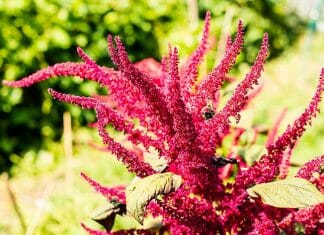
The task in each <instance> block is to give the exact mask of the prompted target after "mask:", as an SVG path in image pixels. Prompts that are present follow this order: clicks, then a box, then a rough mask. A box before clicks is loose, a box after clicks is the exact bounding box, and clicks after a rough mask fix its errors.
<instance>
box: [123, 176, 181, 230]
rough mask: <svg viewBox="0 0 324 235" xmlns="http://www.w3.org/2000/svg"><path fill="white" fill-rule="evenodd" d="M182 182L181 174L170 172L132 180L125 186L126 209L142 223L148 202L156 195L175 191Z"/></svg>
mask: <svg viewBox="0 0 324 235" xmlns="http://www.w3.org/2000/svg"><path fill="white" fill-rule="evenodd" d="M181 184H182V179H181V176H179V175H176V174H173V173H171V172H167V173H160V174H154V175H150V176H148V177H145V178H142V179H137V180H135V181H133V182H132V183H131V184H130V185H129V186H128V187H127V188H126V207H127V211H128V212H129V213H130V214H131V215H132V216H134V218H135V219H136V220H137V221H138V222H139V223H140V224H143V219H144V212H145V208H146V206H147V205H148V203H149V202H150V201H151V200H152V199H154V198H156V197H157V196H158V195H165V194H167V193H169V192H171V191H175V190H176V189H178V188H179V187H180V185H181Z"/></svg>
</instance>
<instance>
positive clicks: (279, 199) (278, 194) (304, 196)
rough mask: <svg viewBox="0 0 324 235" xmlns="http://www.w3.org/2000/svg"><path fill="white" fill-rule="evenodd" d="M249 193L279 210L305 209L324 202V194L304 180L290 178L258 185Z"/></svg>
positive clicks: (248, 190) (250, 189) (249, 190)
mask: <svg viewBox="0 0 324 235" xmlns="http://www.w3.org/2000/svg"><path fill="white" fill-rule="evenodd" d="M247 193H248V194H249V195H250V196H251V197H258V196H260V197H261V199H262V202H263V203H264V204H267V205H271V206H274V207H279V208H304V207H309V206H313V205H316V204H319V203H323V202H324V194H322V193H321V192H320V191H318V189H317V188H316V187H315V185H313V184H312V183H310V182H309V181H307V180H305V179H303V178H290V179H284V180H278V181H274V182H270V183H263V184H257V185H255V186H253V187H251V188H249V189H247Z"/></svg>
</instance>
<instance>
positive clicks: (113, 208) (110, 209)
mask: <svg viewBox="0 0 324 235" xmlns="http://www.w3.org/2000/svg"><path fill="white" fill-rule="evenodd" d="M125 213H126V205H125V204H122V203H120V202H117V201H114V200H112V201H110V202H108V205H106V206H105V207H103V208H100V209H99V210H97V211H96V212H95V213H94V215H93V216H92V217H91V219H93V220H94V221H96V222H97V223H99V224H101V225H102V226H104V228H105V229H106V230H107V231H110V230H111V229H112V227H113V225H114V222H115V217H116V214H118V215H123V214H125Z"/></svg>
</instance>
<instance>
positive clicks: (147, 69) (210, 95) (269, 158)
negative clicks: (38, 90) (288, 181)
mask: <svg viewBox="0 0 324 235" xmlns="http://www.w3.org/2000/svg"><path fill="white" fill-rule="evenodd" d="M209 27H210V13H209V12H207V14H206V19H205V27H204V31H203V36H202V40H201V42H200V44H199V45H198V47H197V49H196V50H195V51H194V53H193V54H192V55H191V56H190V58H189V59H188V60H187V61H186V62H185V63H184V64H183V65H181V66H179V53H178V49H177V48H175V47H172V46H170V49H169V54H168V55H167V56H166V57H164V58H163V60H162V62H161V64H160V63H157V62H155V61H153V60H145V61H142V62H140V63H137V64H133V63H132V62H131V61H130V60H129V58H128V55H127V53H126V50H125V48H124V46H123V44H122V42H121V40H120V38H119V37H115V38H113V37H112V36H111V35H109V36H108V38H107V41H108V50H109V53H110V57H111V59H112V61H113V62H114V64H115V66H116V69H109V68H105V67H102V66H99V65H97V64H96V63H95V62H94V61H93V60H91V58H89V56H88V55H86V54H85V53H84V52H83V50H82V49H81V48H78V49H77V51H78V53H79V56H80V57H81V58H82V59H83V61H84V62H82V63H74V62H66V63H60V64H56V65H54V66H51V67H48V68H45V69H43V70H40V71H38V72H36V73H34V74H33V75H30V76H28V77H26V78H23V79H22V80H20V81H5V82H4V84H5V85H8V86H12V87H26V86H30V85H32V84H34V83H37V82H40V81H43V80H46V79H48V78H51V77H58V76H79V77H80V78H82V79H89V80H93V81H96V82H98V83H99V84H100V85H102V86H106V87H108V89H109V102H107V99H106V100H105V99H102V98H100V97H80V96H75V95H70V94H62V93H60V92H57V91H54V90H52V89H49V92H50V94H51V95H52V96H53V97H54V98H55V99H58V100H60V101H63V102H68V103H72V104H76V105H79V106H81V107H83V108H86V109H93V110H95V112H96V115H97V123H96V127H97V128H98V132H99V135H100V136H101V137H102V141H103V143H104V144H105V146H106V148H107V150H109V151H110V152H112V153H113V154H114V155H115V156H116V157H117V159H118V160H120V161H121V162H122V163H124V164H125V165H126V166H127V168H128V170H129V171H130V172H133V173H135V174H136V176H138V177H140V178H145V177H147V176H151V175H153V174H156V173H159V172H162V171H163V172H172V173H174V174H176V175H179V176H181V178H182V180H183V183H182V185H181V186H180V188H178V189H177V190H175V191H173V192H171V193H168V194H166V195H164V196H163V197H161V198H160V199H158V200H151V201H150V203H149V205H148V207H147V208H146V215H149V214H151V215H153V216H154V217H160V218H162V222H161V226H160V228H159V229H160V231H169V232H170V233H171V234H279V231H286V232H287V233H293V232H294V226H295V223H296V222H298V223H300V224H302V225H303V226H305V229H306V231H307V233H311V232H321V231H322V232H323V230H321V228H320V226H321V225H322V226H323V224H320V219H321V218H323V217H324V215H323V204H319V205H316V206H314V207H312V208H307V209H299V210H298V209H296V210H292V209H285V208H275V207H272V206H268V205H265V204H263V203H262V202H261V200H252V199H251V198H250V197H249V195H248V194H247V191H246V190H247V188H249V187H251V186H253V185H255V184H260V183H266V182H270V181H274V180H275V179H277V178H278V177H280V178H285V177H286V176H287V169H288V167H289V164H290V163H289V162H290V154H291V152H292V150H293V148H294V146H295V145H296V142H297V141H298V139H299V138H300V137H301V136H302V134H303V133H304V131H305V129H306V127H307V125H310V123H311V120H312V118H314V117H315V116H316V114H317V112H318V111H319V110H318V105H319V103H320V101H321V96H322V93H323V90H324V69H322V71H321V74H320V78H319V82H318V86H317V90H316V91H315V94H314V96H313V98H312V100H311V102H310V104H309V106H308V107H307V108H306V109H305V111H304V113H302V114H301V115H300V117H298V118H297V119H296V120H295V122H294V123H293V124H292V125H290V126H288V127H287V129H286V131H285V132H284V133H283V134H282V135H280V136H279V137H278V138H274V136H275V134H274V133H271V136H269V139H268V142H267V146H266V150H267V153H266V154H264V155H263V156H260V158H259V160H258V161H256V162H254V164H253V165H252V166H248V165H247V164H246V163H245V162H244V159H243V158H242V157H241V156H239V155H236V154H234V153H231V154H229V156H226V158H221V157H219V156H215V149H216V148H217V147H220V146H221V145H222V141H223V139H224V137H225V136H227V135H231V134H232V135H234V136H235V138H234V142H233V145H237V144H238V143H239V142H238V139H239V138H240V136H241V134H242V133H243V132H244V130H243V129H238V128H233V127H231V122H230V118H231V117H233V118H235V120H236V122H239V120H240V111H242V110H243V109H245V108H246V106H247V104H248V103H249V100H250V99H251V98H252V97H253V96H254V93H253V92H254V91H253V89H254V88H256V87H257V85H258V84H259V79H260V76H261V72H262V70H263V66H264V63H265V60H266V58H267V56H268V35H267V34H264V36H263V40H262V43H261V46H260V50H259V53H258V55H257V57H256V59H255V62H254V64H253V65H252V67H251V69H250V71H249V73H248V74H247V75H246V76H245V78H244V79H243V80H242V81H241V82H240V83H239V85H238V86H237V87H236V89H235V90H234V92H233V94H232V96H231V98H230V99H229V100H228V101H227V103H226V104H225V106H224V108H222V109H217V108H216V107H217V104H218V100H219V91H220V89H221V87H222V85H223V83H224V82H225V81H226V80H228V77H227V74H228V72H229V71H230V69H231V68H232V66H233V65H234V64H235V61H236V58H237V56H238V55H239V54H240V52H241V50H242V48H243V38H244V30H243V23H242V22H241V21H240V22H239V23H238V28H237V34H236V37H235V39H234V40H233V41H232V39H231V38H229V39H228V41H227V47H226V51H225V55H224V57H223V59H222V60H221V62H220V64H219V65H218V66H217V67H215V68H214V69H213V70H212V71H211V72H210V73H209V74H208V75H207V76H206V77H204V78H202V80H201V81H200V82H198V69H199V65H200V64H201V63H202V61H203V58H204V56H205V55H206V53H207V52H208V49H209V46H208V37H209ZM135 119H136V120H138V121H139V125H138V124H136V125H135V124H134V120H135ZM108 124H112V125H113V126H114V127H115V128H116V129H117V130H119V131H122V132H123V133H124V134H125V137H126V139H127V140H128V141H130V142H131V143H132V144H133V145H134V148H133V149H132V148H129V147H127V148H126V147H125V146H124V145H123V144H122V143H119V142H117V141H116V140H115V139H114V137H113V136H110V135H109V134H108V132H107V131H106V129H105V127H106V126H107V125H108ZM275 132H276V131H275ZM153 150H156V151H157V152H158V154H159V157H160V158H161V159H164V160H165V161H166V163H167V165H166V166H165V167H164V168H162V169H157V168H155V167H154V166H153V165H152V164H151V163H150V162H147V161H146V160H145V158H143V152H147V153H150V152H152V151H153ZM235 164H236V165H237V167H236V168H237V170H234V168H235V167H233V166H234V165H235ZM323 165H324V159H323V156H321V157H319V158H317V159H315V160H313V161H312V162H310V163H307V164H306V165H305V166H304V167H303V168H301V169H300V171H299V172H298V177H301V178H305V179H307V180H310V181H311V182H312V183H314V184H315V185H316V186H317V187H318V189H319V190H321V191H322V192H323V169H322V168H321V167H320V166H323ZM233 172H235V173H236V176H235V179H234V180H235V181H234V183H228V178H229V177H230V175H231V173H233ZM82 176H83V177H84V178H85V179H86V180H87V181H88V182H89V183H90V184H91V185H92V186H93V187H94V188H95V190H96V191H98V192H100V193H101V194H103V196H105V197H106V198H107V200H108V201H111V200H114V201H117V202H118V203H122V204H125V203H127V200H126V199H125V187H124V186H118V187H106V186H102V185H100V184H99V183H97V182H95V181H94V180H92V179H91V178H89V177H88V176H86V175H84V174H82ZM305 218H307V219H305ZM82 226H83V227H84V228H85V229H86V230H87V231H88V232H89V233H90V234H94V235H100V234H155V233H153V232H152V230H150V229H143V228H138V229H136V228H134V229H132V230H127V231H115V232H111V231H106V232H102V231H95V230H93V229H90V228H88V227H87V226H86V225H84V224H83V225H82ZM108 230H109V229H108Z"/></svg>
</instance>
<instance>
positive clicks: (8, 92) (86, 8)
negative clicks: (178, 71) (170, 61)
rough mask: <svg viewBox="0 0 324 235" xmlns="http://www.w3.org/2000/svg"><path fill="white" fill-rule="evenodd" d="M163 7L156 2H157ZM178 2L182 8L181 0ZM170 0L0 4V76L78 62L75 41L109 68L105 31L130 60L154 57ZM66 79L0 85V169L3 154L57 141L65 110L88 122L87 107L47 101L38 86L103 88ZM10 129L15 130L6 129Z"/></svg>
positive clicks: (5, 163) (85, 91)
mask: <svg viewBox="0 0 324 235" xmlns="http://www.w3.org/2000/svg"><path fill="white" fill-rule="evenodd" d="M161 5H163V6H162V7H159V6H161ZM181 7H183V6H181ZM178 8H179V7H178V4H177V1H175V0H174V1H172V0H169V1H164V2H163V4H162V1H150V2H147V1H135V0H129V1H117V2H116V1H91V0H88V1H83V0H75V1H60V0H26V1H22V0H21V1H1V2H0V18H1V21H0V45H1V48H0V77H1V79H9V80H12V79H19V78H21V77H23V76H27V75H29V74H31V73H33V72H35V71H36V70H38V69H40V68H43V67H46V66H47V65H52V64H55V63H58V62H63V61H78V60H79V59H78V58H77V54H76V50H75V49H76V47H77V46H81V47H83V48H84V49H85V50H86V51H87V52H89V54H90V55H91V56H92V57H93V58H94V59H95V60H96V61H98V62H99V64H103V65H108V66H110V65H111V64H110V61H108V59H107V50H106V40H105V38H106V36H107V34H109V33H111V34H114V35H120V36H121V38H122V40H123V41H124V42H125V43H126V45H127V48H128V51H130V55H131V57H132V59H133V60H140V59H142V58H144V57H146V56H148V55H150V56H153V57H159V48H158V46H157V39H156V38H155V35H154V34H153V30H152V28H153V25H154V23H155V22H156V21H171V20H173V19H174V18H173V15H172V14H170V12H171V11H173V10H175V11H177V9H178ZM75 84H76V83H75V81H72V82H71V78H66V79H62V80H60V81H58V80H51V81H48V82H47V83H45V84H39V85H36V86H34V87H32V88H28V89H24V90H21V89H10V88H8V87H1V88H0V116H1V122H0V129H1V133H0V172H1V171H3V170H5V169H7V167H9V166H10V165H11V163H12V161H11V160H10V155H12V154H13V153H16V154H21V153H22V152H23V150H27V149H34V150H35V151H37V150H38V149H39V148H40V147H41V145H42V142H41V141H42V140H43V141H46V139H47V140H58V138H59V137H60V133H61V129H62V128H61V127H62V123H61V119H62V118H61V116H62V114H63V111H64V110H66V109H67V108H68V109H70V112H71V113H72V116H73V117H74V119H77V120H78V122H77V123H80V124H81V125H83V124H85V123H88V122H89V121H94V115H93V113H91V112H83V114H82V115H80V113H81V112H80V109H79V108H75V107H69V106H65V105H63V104H55V105H53V106H52V102H53V101H52V99H51V97H49V95H48V94H47V92H46V87H49V86H50V87H54V88H56V89H58V90H62V91H66V92H71V93H76V94H82V95H92V94H93V93H95V92H96V91H97V92H99V93H100V92H101V93H104V92H105V91H103V90H101V91H100V89H99V91H98V88H97V87H96V86H95V85H94V84H93V83H90V82H86V83H82V84H80V83H79V84H77V85H75ZM13 133H15V134H14V135H13Z"/></svg>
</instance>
